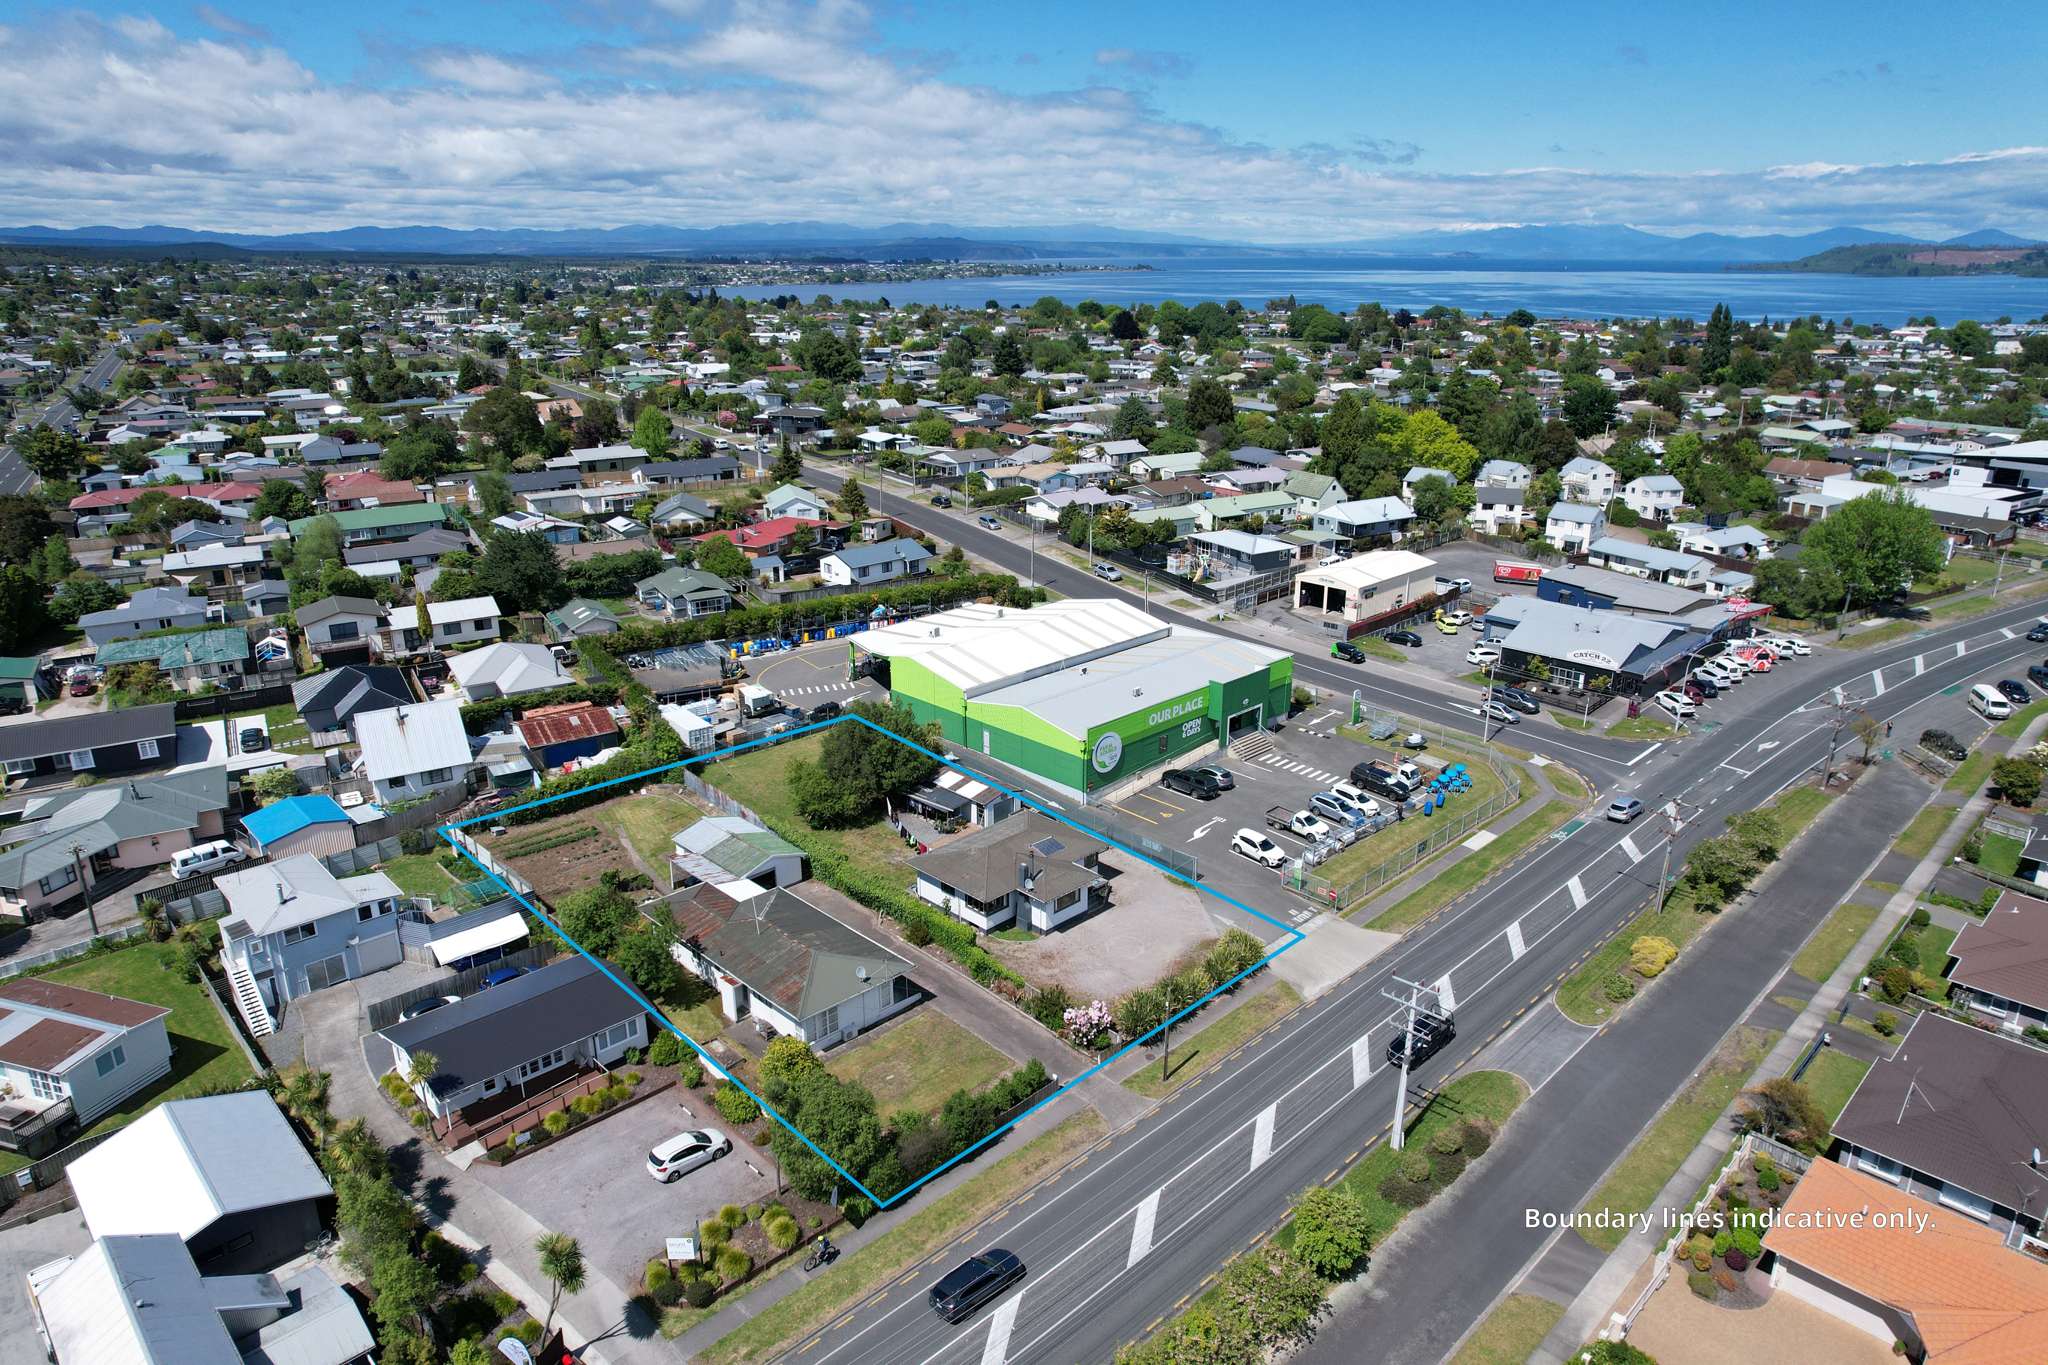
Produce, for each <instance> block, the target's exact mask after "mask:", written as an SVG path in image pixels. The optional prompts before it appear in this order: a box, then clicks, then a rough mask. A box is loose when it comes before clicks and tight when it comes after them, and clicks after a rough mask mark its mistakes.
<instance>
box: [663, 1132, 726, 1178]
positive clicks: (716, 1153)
mask: <svg viewBox="0 0 2048 1365" xmlns="http://www.w3.org/2000/svg"><path fill="white" fill-rule="evenodd" d="M731 1150H732V1139H731V1138H729V1137H727V1136H726V1135H725V1134H723V1133H721V1132H719V1131H718V1130H717V1129H716V1128H701V1129H692V1130H690V1131H688V1132H682V1133H677V1134H676V1135H675V1136H674V1137H672V1138H668V1139H665V1140H664V1141H662V1142H659V1143H656V1144H655V1147H654V1150H653V1151H651V1152H649V1153H648V1154H647V1174H649V1175H651V1176H653V1177H654V1178H655V1179H656V1180H659V1181H660V1182H661V1183H662V1184H664V1185H666V1184H668V1183H669V1182H670V1181H671V1180H675V1179H678V1178H680V1177H682V1176H686V1175H688V1174H689V1173H690V1172H691V1171H694V1170H696V1169H697V1168H698V1167H699V1166H709V1165H710V1164H711V1163H712V1162H714V1161H716V1160H718V1158H720V1157H722V1156H724V1155H725V1154H726V1153H727V1152H730V1151H731Z"/></svg>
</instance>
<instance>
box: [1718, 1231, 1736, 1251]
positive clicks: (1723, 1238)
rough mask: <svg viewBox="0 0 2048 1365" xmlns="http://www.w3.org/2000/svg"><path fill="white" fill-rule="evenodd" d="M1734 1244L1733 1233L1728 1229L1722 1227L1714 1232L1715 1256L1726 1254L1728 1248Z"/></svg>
mask: <svg viewBox="0 0 2048 1365" xmlns="http://www.w3.org/2000/svg"><path fill="white" fill-rule="evenodd" d="M1734 1245H1735V1234H1734V1233H1732V1232H1730V1231H1728V1229H1726V1228H1722V1229H1721V1230H1720V1231H1719V1232H1717V1233H1715V1234H1714V1254H1715V1255H1716V1256H1726V1255H1727V1254H1728V1249H1729V1248H1730V1247H1732V1246H1734Z"/></svg>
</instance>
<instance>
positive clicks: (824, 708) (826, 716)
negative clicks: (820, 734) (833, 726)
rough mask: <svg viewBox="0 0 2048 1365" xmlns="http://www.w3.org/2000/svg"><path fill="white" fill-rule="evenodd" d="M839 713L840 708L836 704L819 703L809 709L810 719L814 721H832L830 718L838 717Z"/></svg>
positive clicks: (832, 702) (828, 702) (833, 702)
mask: <svg viewBox="0 0 2048 1365" xmlns="http://www.w3.org/2000/svg"><path fill="white" fill-rule="evenodd" d="M839 711H840V706H839V703H838V702H836V701H821V702H819V703H818V704H817V705H816V706H813V707H812V708H811V719H812V720H814V721H819V720H830V719H832V717H834V716H836V715H838V714H839Z"/></svg>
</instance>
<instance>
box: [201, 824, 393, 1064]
mask: <svg viewBox="0 0 2048 1365" xmlns="http://www.w3.org/2000/svg"><path fill="white" fill-rule="evenodd" d="M214 886H215V889H217V890H218V891H220V893H221V894H222V895H223V896H225V897H226V898H227V902H228V909H227V914H226V916H225V917H224V918H223V919H222V921H221V945H220V960H221V966H222V968H223V969H224V970H225V971H226V973H227V978H228V984H229V985H230V986H231V987H232V988H233V990H234V994H235V1006H236V1008H237V1009H238V1010H240V1011H241V1015H242V1020H243V1022H244V1023H246V1024H248V1026H249V1031H250V1032H251V1033H253V1034H255V1035H256V1036H257V1037H259V1038H260V1037H264V1036H266V1035H267V1034H269V1033H271V1032H273V1031H275V1029H276V1027H277V1021H278V1019H279V1017H280V1016H282V1014H283V1012H284V1007H285V1003H286V1002H287V1001H290V1000H296V999H297V998H298V997H300V996H302V995H305V994H307V993H308V992H311V991H317V990H323V989H325V988H326V987H328V986H333V985H337V984H339V983H340V982H343V981H353V980H355V979H356V978H357V977H359V976H366V975H368V974H369V973H371V972H376V971H382V970H383V969H384V968H386V967H389V966H392V965H394V964H396V963H397V961H398V960H399V957H400V952H399V943H398V912H399V910H400V909H401V908H402V907H403V905H404V897H403V896H402V894H401V893H400V892H399V889H398V886H397V884H396V883H394V882H393V881H392V880H391V879H390V878H389V877H387V876H385V875H384V874H383V873H381V872H365V873H363V874H362V875H360V876H355V877H337V876H335V875H334V874H333V873H332V872H330V871H328V870H327V866H326V864H324V863H322V862H321V861H320V860H319V859H318V858H315V857H314V856H313V855H312V854H310V853H297V854H293V855H292V856H291V857H289V858H280V859H278V860H277V861H276V862H274V863H264V864H262V865H261V866H258V867H249V868H242V869H239V870H237V871H234V872H228V873H224V874H222V875H221V876H220V877H219V878H218V879H217V880H216V881H215V882H214Z"/></svg>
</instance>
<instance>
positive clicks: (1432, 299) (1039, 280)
mask: <svg viewBox="0 0 2048 1365" xmlns="http://www.w3.org/2000/svg"><path fill="white" fill-rule="evenodd" d="M722 292H724V293H728V294H737V295H739V296H740V297H742V298H765V297H770V296H773V295H776V294H791V293H793V294H796V295H797V296H798V297H801V298H806V299H808V298H811V297H812V296H814V295H816V294H819V293H828V294H832V295H834V296H835V297H838V296H844V297H847V298H866V299H872V298H877V297H886V298H887V299H888V300H889V301H890V302H891V303H897V304H903V303H932V304H940V305H946V306H954V307H974V306H977V305H979V304H981V303H982V302H984V301H986V300H988V299H995V300H997V301H999V302H1001V303H1004V304H1017V303H1029V302H1030V301H1031V300H1033V299H1036V298H1040V297H1042V296H1044V295H1046V294H1051V295H1053V296H1054V297H1056V298H1060V299H1064V300H1066V301H1067V302H1069V303H1075V302H1079V301H1080V300H1082V299H1097V300H1100V301H1101V302H1103V303H1143V302H1153V303H1156V302H1158V301H1159V300H1161V299H1178V300H1179V301H1180V302H1182V303H1188V304H1194V303H1200V302H1202V301H1203V300H1205V299H1207V300H1214V301H1216V302H1218V303H1223V302H1227V301H1229V300H1231V299H1237V300H1239V301H1241V302H1242V303H1244V304H1245V305H1246V306H1247V307H1258V306H1261V305H1263V304H1264V303H1265V302H1266V300H1267V299H1271V298H1281V297H1284V296H1286V295H1289V294H1291V295H1293V296H1294V298H1295V299H1296V300H1297V301H1299V302H1301V303H1320V304H1323V305H1325V306H1326V307H1329V308H1332V309H1335V310H1337V311H1340V312H1348V311H1349V310H1351V309H1353V308H1356V307H1357V306H1358V305H1359V304H1361V303H1369V302H1377V303H1382V304H1385V305H1386V306H1387V307H1388V308H1407V309H1410V310H1412V311H1414V312H1418V313H1419V312H1421V311H1422V310H1423V309H1425V308H1428V307H1431V306H1432V305H1435V304H1444V305H1446V306H1449V307H1452V308H1461V309H1463V310H1464V311H1465V312H1467V313H1472V314H1481V313H1492V314H1494V315H1495V316H1498V315H1500V314H1502V313H1507V312H1511V311H1512V310H1514V309H1516V308H1527V309H1528V310H1529V311H1530V312H1532V313H1535V314H1537V315H1538V316H1540V317H1584V318H1617V317H1629V318H1636V317H1649V316H1657V317H1691V318H1695V319H1701V320H1704V319H1705V318H1706V316H1707V314H1708V313H1710V312H1712V311H1713V308H1714V305H1715V304H1717V303H1725V304H1727V305H1728V306H1729V308H1730V309H1732V310H1733V311H1734V313H1735V316H1737V317H1738V318H1745V319H1758V318H1766V317H1768V318H1786V317H1803V316H1805V315H1807V314H1812V313H1818V314H1820V315H1821V316H1822V317H1823V318H1828V319H1835V320H1839V319H1843V318H1853V319H1855V320H1856V321H1858V322H1873V323H1889V324H1896V323H1901V322H1904V321H1905V320H1906V319H1908V318H1918V317H1926V316H1928V315H1930V314H1931V315H1932V316H1934V317H1936V318H1938V319H1940V320H1941V321H1942V322H1944V323H1949V322H1955V321H1958V320H1960V319H1962V318H1977V319H1979V320H1980V321H1985V322H1990V321H1993V320H1995V319H1998V318H2001V317H2011V318H2012V319H2014V320H2015V321H2025V320H2029V319H2032V318H2037V317H2040V316H2042V315H2043V314H2048V279H2027V278H2020V277H2017V276H2010V275H1976V276H1950V277H1946V278H1942V277H1925V278H1922V277H1898V278H1878V277H1874V276H1865V275H1810V274H1790V273H1777V272H1756V271H1731V270H1722V269H1720V268H1718V267H1700V268H1687V267H1682V266H1680V267H1673V266H1662V265H1660V266H1654V267H1645V266H1641V265H1630V264H1625V263H1613V262H1586V263H1572V264H1560V263H1557V262H1548V261H1534V262H1519V261H1487V262H1483V263H1481V262H1457V261H1444V260H1440V259H1418V260H1402V259H1398V258H1371V259H1367V258H1361V257H1342V256H1279V255H1274V256H1256V257H1212V258H1204V259H1200V260H1161V261H1158V262H1157V263H1156V264H1155V266H1154V268H1153V269H1150V270H1091V271H1086V272H1080V273H1073V274H1063V275H1023V276H997V277H987V278H980V279H943V280H903V281H896V282H893V283H888V284H861V285H845V286H838V287H831V286H826V287H816V286H802V287H797V288H791V287H790V286H788V285H769V286H761V287H746V288H736V289H728V290H724V291H722Z"/></svg>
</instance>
